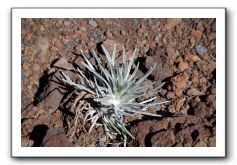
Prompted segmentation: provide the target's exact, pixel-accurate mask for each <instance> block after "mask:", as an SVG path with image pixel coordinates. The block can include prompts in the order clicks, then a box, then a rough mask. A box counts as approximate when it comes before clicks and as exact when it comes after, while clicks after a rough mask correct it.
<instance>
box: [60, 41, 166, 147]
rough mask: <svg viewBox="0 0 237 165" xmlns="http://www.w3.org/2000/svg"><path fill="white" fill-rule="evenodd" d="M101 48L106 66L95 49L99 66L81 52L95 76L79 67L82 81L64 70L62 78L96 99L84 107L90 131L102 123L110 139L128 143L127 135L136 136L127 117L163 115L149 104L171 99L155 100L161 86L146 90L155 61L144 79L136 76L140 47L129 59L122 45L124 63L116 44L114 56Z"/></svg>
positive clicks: (152, 104)
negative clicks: (93, 103) (152, 110)
mask: <svg viewBox="0 0 237 165" xmlns="http://www.w3.org/2000/svg"><path fill="white" fill-rule="evenodd" d="M102 49H103V51H104V53H105V56H106V59H105V60H106V64H107V65H106V67H105V65H104V64H105V63H104V62H103V60H102V59H101V58H99V57H98V55H97V54H96V53H95V52H93V57H94V59H95V61H96V65H92V63H91V62H90V60H89V59H88V58H87V57H86V55H85V54H84V53H83V52H81V53H82V55H83V57H84V61H85V62H83V65H84V67H85V68H87V69H88V71H89V72H90V73H91V75H92V76H91V77H93V78H88V77H87V76H86V75H85V74H84V72H83V71H82V70H81V69H79V68H77V71H78V76H79V77H80V80H81V83H80V84H77V83H75V82H73V81H72V80H71V79H70V78H69V77H68V76H67V75H65V74H64V73H62V74H63V79H62V80H63V81H64V82H66V83H68V84H69V85H72V86H74V87H75V88H76V89H78V90H82V91H86V92H88V93H90V94H91V95H92V97H93V101H94V102H96V103H97V105H98V106H97V107H92V106H91V105H90V104H88V106H87V107H86V109H85V110H86V113H85V116H84V122H90V124H91V126H90V129H89V131H88V132H89V133H90V132H91V130H92V128H93V127H94V126H95V125H102V126H103V127H104V131H105V134H106V135H107V136H108V137H109V138H111V139H114V138H116V137H117V136H120V138H121V139H122V142H123V143H124V146H126V142H127V139H128V137H127V136H129V137H131V138H133V139H134V136H133V135H132V134H131V133H130V132H129V131H128V129H127V128H126V127H127V126H126V124H125V123H124V117H126V116H133V115H138V114H140V115H148V116H156V117H161V115H158V114H152V113H149V112H147V110H148V109H149V107H156V106H157V105H160V104H164V103H167V102H169V101H163V102H156V96H155V94H156V93H157V92H159V90H160V88H161V86H162V85H160V86H158V87H157V88H155V89H152V90H151V89H147V88H146V86H145V85H144V81H145V80H146V79H147V77H148V76H149V75H150V74H151V73H152V71H153V70H154V69H155V67H156V64H155V65H154V66H153V67H151V68H150V69H149V70H148V71H147V73H145V74H144V75H143V77H142V78H140V79H137V73H138V70H139V63H137V65H136V66H135V57H136V53H137V49H135V50H134V52H133V54H132V55H131V57H130V58H129V59H127V57H126V52H125V49H124V48H123V50H122V64H119V62H118V57H117V56H118V55H117V52H116V45H114V49H113V52H112V55H110V54H109V53H108V51H107V50H106V48H105V47H103V46H102ZM133 66H135V68H134V69H133V68H132V67H133ZM132 70H133V71H132ZM149 94H153V96H154V97H151V98H149V99H146V100H142V101H138V100H141V99H142V98H144V96H147V95H149Z"/></svg>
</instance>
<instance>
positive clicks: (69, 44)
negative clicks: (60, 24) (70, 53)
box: [66, 40, 75, 48]
mask: <svg viewBox="0 0 237 165" xmlns="http://www.w3.org/2000/svg"><path fill="white" fill-rule="evenodd" d="M66 45H67V47H68V48H73V47H74V46H75V42H74V41H73V40H69V41H67V42H66Z"/></svg>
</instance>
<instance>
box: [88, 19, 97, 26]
mask: <svg viewBox="0 0 237 165" xmlns="http://www.w3.org/2000/svg"><path fill="white" fill-rule="evenodd" d="M89 24H90V25H91V26H92V27H94V28H96V27H97V26H98V24H97V23H96V22H95V21H94V20H93V19H90V20H89Z"/></svg>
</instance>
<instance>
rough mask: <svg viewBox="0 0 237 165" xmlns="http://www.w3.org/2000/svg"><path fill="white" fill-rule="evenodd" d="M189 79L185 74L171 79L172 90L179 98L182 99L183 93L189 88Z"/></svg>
mask: <svg viewBox="0 0 237 165" xmlns="http://www.w3.org/2000/svg"><path fill="white" fill-rule="evenodd" d="M188 79H189V76H188V75H187V73H185V72H184V73H182V74H179V75H177V76H175V77H173V78H172V79H171V83H172V85H171V88H172V89H173V91H174V92H175V94H176V96H177V97H181V96H182V95H183V91H184V90H185V89H186V87H187V82H188Z"/></svg>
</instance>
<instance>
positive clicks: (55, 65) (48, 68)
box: [21, 19, 216, 147]
mask: <svg viewBox="0 0 237 165" xmlns="http://www.w3.org/2000/svg"><path fill="white" fill-rule="evenodd" d="M215 26H216V24H215V19H22V31H21V37H22V61H21V63H22V76H21V78H22V81H21V82H22V83H21V89H22V103H21V107H22V108H21V110H22V115H21V118H22V120H21V121H22V122H21V128H22V131H21V132H22V146H27V147H30V146H47V147H48V146H97V142H98V140H100V139H101V138H103V129H102V128H101V127H98V128H96V129H93V130H92V132H91V133H90V134H89V135H88V134H87V133H85V131H83V129H82V126H81V125H82V116H79V121H78V125H77V127H76V128H74V127H73V119H74V117H75V111H74V110H73V109H72V108H71V107H73V101H71V99H72V100H73V98H74V97H76V95H75V93H73V94H71V93H70V92H72V90H73V89H70V88H68V87H67V88H66V87H65V86H64V85H62V84H61V83H60V80H61V74H60V71H64V72H65V73H66V74H67V75H69V77H71V78H72V79H73V80H74V81H78V77H77V76H76V74H75V73H74V72H73V71H75V68H76V67H80V68H83V67H82V65H81V62H82V61H83V59H82V57H81V56H80V51H81V50H83V51H84V52H85V53H87V54H89V52H91V51H92V50H95V51H96V52H97V53H98V54H99V55H100V56H101V57H102V58H103V54H102V52H101V45H102V44H103V45H104V46H105V47H106V48H108V49H109V52H110V51H112V49H111V48H112V45H113V44H114V43H116V44H117V47H118V50H121V48H122V46H123V45H124V46H125V48H126V51H127V54H128V55H130V54H131V52H132V51H133V49H134V48H135V47H137V48H139V55H138V59H137V60H140V61H141V62H142V67H141V68H140V72H139V74H138V77H139V76H142V75H143V74H144V71H145V70H146V69H147V68H150V67H151V66H153V65H154V63H157V64H158V65H157V67H156V69H155V71H154V72H153V73H152V76H150V78H149V80H148V81H147V83H148V84H149V82H151V81H156V82H157V84H159V83H161V82H166V84H165V85H164V86H163V88H162V90H161V92H160V94H159V97H160V100H170V101H171V102H170V103H169V104H167V105H163V106H162V107H161V111H160V113H162V114H163V118H159V119H157V118H149V117H142V118H128V119H126V122H127V123H128V124H130V131H131V133H132V134H133V135H134V136H135V138H136V139H135V140H130V141H129V144H128V145H129V146H156V147H160V146H164V147H170V146H177V147H181V146H183V147H186V146H193V147H211V146H215V145H216V142H215V141H216V124H215V123H216V73H215V72H216V62H215V57H216V28H215ZM91 60H92V61H93V59H91ZM70 90H71V91H70ZM84 97H90V96H84ZM68 98H70V99H68ZM78 106H81V107H82V108H83V104H81V105H78ZM72 128H73V129H72ZM56 137H57V138H56ZM110 146H116V144H112V145H110Z"/></svg>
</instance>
